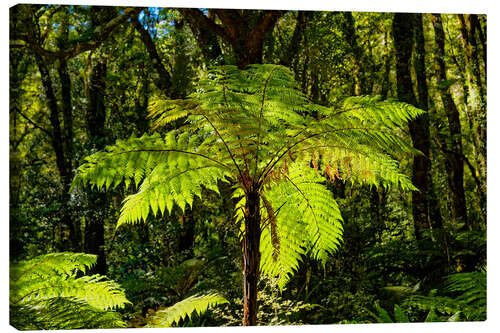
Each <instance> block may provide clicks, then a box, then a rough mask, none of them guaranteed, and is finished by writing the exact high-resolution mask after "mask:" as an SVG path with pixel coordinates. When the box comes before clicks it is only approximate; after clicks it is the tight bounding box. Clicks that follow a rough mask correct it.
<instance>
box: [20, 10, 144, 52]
mask: <svg viewBox="0 0 500 333" xmlns="http://www.w3.org/2000/svg"><path fill="white" fill-rule="evenodd" d="M143 9H144V8H143V7H131V8H126V9H125V10H124V11H123V14H122V15H120V16H117V17H115V18H113V19H111V20H110V21H108V22H107V23H106V24H104V25H102V26H99V27H96V28H95V29H94V31H95V32H99V34H98V35H96V36H94V37H93V38H91V39H89V40H85V41H80V42H76V43H75V44H73V45H72V46H70V47H69V48H66V49H63V50H58V51H51V50H47V49H44V48H43V47H42V46H41V45H40V44H39V43H38V41H37V40H34V39H33V38H32V37H31V36H29V35H28V34H20V35H19V36H18V37H19V38H20V39H21V40H23V41H24V42H26V46H27V47H28V48H29V49H30V50H32V51H33V52H35V53H36V54H38V55H39V56H42V57H43V58H44V60H46V61H55V60H58V59H59V60H68V59H71V58H73V57H75V56H77V55H78V54H80V53H82V52H85V51H89V50H93V49H96V48H97V47H98V46H99V45H101V43H102V42H103V41H104V40H105V39H106V38H108V36H109V35H110V34H111V32H112V31H113V30H114V29H115V28H116V27H118V26H119V25H120V24H122V23H123V22H125V21H126V20H127V19H129V18H131V17H135V16H137V15H138V14H139V13H140V12H141V11H142V10H143ZM14 46H15V47H18V46H19V44H14Z"/></svg>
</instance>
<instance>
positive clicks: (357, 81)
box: [342, 12, 369, 96]
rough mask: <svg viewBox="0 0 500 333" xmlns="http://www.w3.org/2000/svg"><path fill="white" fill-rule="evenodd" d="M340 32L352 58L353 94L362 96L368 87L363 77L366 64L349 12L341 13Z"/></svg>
mask: <svg viewBox="0 0 500 333" xmlns="http://www.w3.org/2000/svg"><path fill="white" fill-rule="evenodd" d="M342 23H343V24H342V31H343V34H344V38H345V40H346V41H347V43H348V44H349V46H350V49H351V53H352V56H353V58H354V71H353V73H352V74H353V76H354V87H353V93H354V95H356V96H359V95H364V94H367V93H369V92H368V89H369V88H368V85H367V84H366V83H367V82H366V78H365V76H364V75H363V74H364V70H363V67H365V68H366V65H367V64H364V60H367V59H365V56H364V52H363V48H362V47H361V46H360V45H359V43H358V36H357V34H356V27H355V23H354V17H353V16H352V13H351V12H345V13H343V21H342Z"/></svg>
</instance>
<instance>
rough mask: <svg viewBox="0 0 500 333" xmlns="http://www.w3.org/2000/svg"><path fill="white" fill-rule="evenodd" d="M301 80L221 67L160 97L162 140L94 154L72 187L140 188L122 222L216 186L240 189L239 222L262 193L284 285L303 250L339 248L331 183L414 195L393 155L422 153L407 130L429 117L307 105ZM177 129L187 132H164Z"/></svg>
mask: <svg viewBox="0 0 500 333" xmlns="http://www.w3.org/2000/svg"><path fill="white" fill-rule="evenodd" d="M293 77H294V75H293V73H292V72H291V71H290V70H289V69H287V68H285V67H282V66H277V65H252V66H250V67H249V69H247V70H245V71H242V70H239V69H237V68H236V67H233V66H223V67H217V68H214V69H212V70H210V71H209V72H208V74H206V76H205V77H203V78H202V79H201V80H200V82H199V84H198V87H197V90H196V91H195V93H193V94H192V95H191V96H189V98H187V99H183V100H163V99H157V100H154V101H153V102H152V103H151V104H150V118H151V119H152V123H153V129H154V130H155V133H154V134H153V135H144V136H142V137H141V138H130V139H128V140H125V141H118V142H117V143H116V144H115V145H114V146H111V147H108V148H106V150H105V151H102V152H98V153H96V154H94V155H91V156H89V157H87V159H86V162H85V164H83V165H82V166H81V167H80V168H79V169H78V173H77V176H76V177H75V180H74V183H73V185H84V184H90V185H91V186H93V187H96V188H97V189H99V190H100V189H103V188H107V189H109V188H113V187H116V186H118V185H119V184H124V185H125V186H126V187H129V186H131V184H135V186H136V188H137V189H138V190H137V192H136V193H135V194H132V195H130V196H128V197H127V198H126V199H125V200H124V203H123V207H122V211H121V215H120V218H119V220H118V226H120V225H122V224H124V223H132V224H133V223H137V222H140V221H146V219H147V218H148V216H149V215H150V214H152V215H154V216H156V215H157V214H158V213H161V214H164V213H165V210H168V212H169V213H170V212H171V211H172V209H173V206H174V204H176V205H177V206H179V207H180V208H181V209H182V210H184V209H185V208H186V206H192V204H193V200H194V198H195V197H196V196H201V195H202V191H203V189H208V190H213V191H216V192H218V183H219V182H228V183H230V184H232V185H233V186H234V197H235V198H240V201H239V203H238V204H237V206H236V221H240V222H241V221H242V219H243V208H244V206H245V200H246V197H247V195H248V194H249V193H258V194H259V197H260V207H261V216H262V223H261V230H262V237H261V239H262V242H261V249H260V250H261V253H262V262H261V270H262V272H263V273H266V274H268V275H271V276H278V277H279V279H280V286H283V285H284V284H285V283H286V281H287V280H288V278H289V276H290V273H292V271H293V270H294V269H296V267H297V266H298V263H299V260H300V256H301V255H302V254H311V255H312V256H313V257H314V258H316V259H319V260H322V261H323V262H324V261H325V259H326V258H327V254H328V253H331V252H333V251H335V250H336V248H337V246H338V244H339V243H340V241H341V237H342V224H341V222H342V217H341V214H340V211H339V209H338V205H337V203H336V201H335V200H334V198H333V197H332V195H331V192H330V191H329V190H327V189H326V187H325V181H326V180H327V178H329V179H330V180H331V181H336V180H339V181H344V182H351V183H358V184H369V185H371V186H384V187H388V186H400V187H401V188H402V189H405V190H415V187H414V186H413V185H412V184H411V182H410V180H409V179H408V177H407V176H405V175H404V174H402V173H401V172H400V170H399V165H398V162H397V161H396V158H397V157H401V156H405V154H410V153H415V152H416V151H415V150H414V149H413V148H412V147H411V146H410V145H409V144H408V143H407V142H406V141H405V140H404V139H403V138H402V134H403V133H402V129H401V128H402V126H403V125H404V124H405V123H406V122H407V121H409V120H410V119H412V118H415V117H417V116H418V115H419V114H421V113H422V112H423V111H421V110H419V109H417V108H415V107H413V106H411V105H408V104H405V103H401V102H394V101H391V102H389V101H382V100H380V99H379V98H376V97H366V96H363V97H351V98H348V99H346V100H345V102H344V104H343V105H342V107H341V108H340V109H334V108H328V107H323V106H320V105H316V104H312V103H309V101H308V99H307V97H306V96H305V95H304V94H303V93H301V92H300V90H299V89H298V87H297V84H296V82H295V81H294V79H293ZM313 115H314V116H313ZM174 122H175V123H176V125H179V123H181V125H180V126H176V129H174V130H167V129H168V128H169V127H172V124H173V123H174ZM160 133H162V134H160ZM325 176H326V178H325ZM242 232H244V229H242Z"/></svg>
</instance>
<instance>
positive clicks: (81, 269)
mask: <svg viewBox="0 0 500 333" xmlns="http://www.w3.org/2000/svg"><path fill="white" fill-rule="evenodd" d="M95 262H96V256H94V255H88V254H83V253H67V252H63V253H52V254H47V255H43V256H39V257H36V258H34V259H31V260H28V261H24V262H20V263H17V264H14V265H12V266H11V269H10V277H11V279H10V306H11V308H12V309H20V311H27V312H30V311H31V312H32V313H33V318H36V321H43V322H45V321H48V320H45V319H43V318H45V317H47V318H50V317H51V316H52V317H53V320H54V323H55V322H56V321H57V322H59V324H57V325H63V324H64V320H66V319H67V318H72V319H71V320H70V319H67V320H68V322H72V323H73V324H72V325H73V326H74V327H72V328H79V327H80V326H78V325H83V326H82V327H86V326H85V323H84V320H83V319H84V315H83V314H85V316H88V317H94V316H102V317H103V320H104V319H105V320H106V322H108V321H113V322H115V324H116V325H118V326H122V325H121V320H119V317H118V316H116V315H114V314H112V312H113V311H111V310H114V309H118V308H123V307H124V306H125V304H127V303H130V302H129V301H128V300H127V298H126V297H125V294H124V292H123V291H122V289H121V288H120V287H119V286H118V284H116V283H115V282H114V281H110V280H106V277H105V276H101V275H92V276H81V277H77V276H78V274H79V273H85V272H86V270H87V269H88V268H89V267H92V266H93V265H95ZM70 305H71V307H73V308H74V309H78V311H81V312H82V313H83V314H82V316H81V317H80V318H81V319H82V320H80V321H77V320H76V319H78V314H75V312H72V310H71V307H70V308H68V307H65V306H70ZM36 313H39V314H40V316H37V315H35V314H36ZM42 314H43V315H42ZM63 315H64V316H63ZM61 316H63V317H61ZM64 318H66V319H64ZM106 318H107V319H106ZM63 319H64V320H63ZM14 321H15V318H14ZM102 323H104V322H102ZM94 324H96V323H94ZM94 324H91V326H92V325H94ZM115 324H113V326H112V327H115V326H116V325H115ZM47 325H49V324H47ZM68 325H69V324H68ZM49 326H50V325H49ZM44 327H45V326H44ZM92 327H95V326H92Z"/></svg>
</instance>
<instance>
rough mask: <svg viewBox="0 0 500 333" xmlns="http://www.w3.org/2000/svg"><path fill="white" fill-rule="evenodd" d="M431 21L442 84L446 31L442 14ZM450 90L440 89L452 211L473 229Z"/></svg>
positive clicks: (439, 79) (444, 87)
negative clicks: (448, 146)
mask: <svg viewBox="0 0 500 333" xmlns="http://www.w3.org/2000/svg"><path fill="white" fill-rule="evenodd" d="M431 20H432V24H433V25H434V37H435V42H436V46H437V47H436V53H435V63H436V73H437V74H436V75H437V81H438V83H440V82H445V81H446V80H447V76H446V65H445V62H444V56H445V53H444V40H445V39H444V31H443V25H442V22H441V16H440V14H432V15H431ZM448 89H449V88H448V87H446V86H444V85H441V87H440V95H441V100H442V101H443V105H444V109H445V112H446V116H447V118H448V124H449V128H450V137H449V138H450V139H449V142H450V151H451V153H448V154H446V157H447V161H446V162H447V164H448V167H447V171H448V185H449V189H450V195H451V199H452V208H453V209H452V211H453V217H454V219H455V220H456V222H458V223H465V225H466V226H467V227H468V228H469V229H471V226H470V225H469V222H468V220H467V205H466V201H465V191H464V161H463V158H462V156H463V151H462V129H461V125H460V114H459V112H458V109H457V106H456V105H455V102H454V101H453V98H452V96H451V93H450V92H449V90H448Z"/></svg>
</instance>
